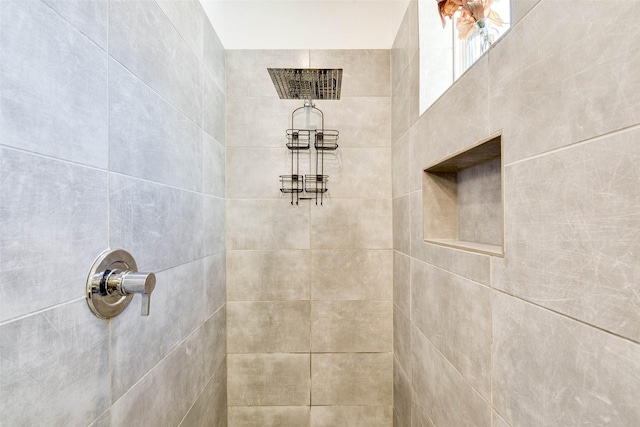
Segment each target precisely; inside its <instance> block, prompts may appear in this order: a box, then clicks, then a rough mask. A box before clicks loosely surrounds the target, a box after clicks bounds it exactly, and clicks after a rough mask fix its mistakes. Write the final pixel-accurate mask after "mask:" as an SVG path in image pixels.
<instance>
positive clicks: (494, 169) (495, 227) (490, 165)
mask: <svg viewBox="0 0 640 427" xmlns="http://www.w3.org/2000/svg"><path fill="white" fill-rule="evenodd" d="M457 181H458V189H457V194H458V200H457V208H458V212H457V215H458V239H459V240H463V241H467V242H478V243H485V244H489V245H496V246H502V241H503V229H504V217H503V211H502V171H501V164H500V159H495V160H491V161H489V162H485V163H482V164H479V165H476V166H473V167H470V168H468V169H465V170H463V171H460V172H458V176H457Z"/></svg>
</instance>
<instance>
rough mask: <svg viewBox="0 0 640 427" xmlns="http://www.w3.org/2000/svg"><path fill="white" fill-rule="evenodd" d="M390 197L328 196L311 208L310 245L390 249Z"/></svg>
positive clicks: (316, 246) (329, 247)
mask: <svg viewBox="0 0 640 427" xmlns="http://www.w3.org/2000/svg"><path fill="white" fill-rule="evenodd" d="M391 217H392V209H391V200H390V199H329V200H328V201H327V202H325V204H324V206H322V209H311V223H312V224H313V226H312V227H311V247H312V248H313V249H391V242H392V229H391V223H392V219H391Z"/></svg>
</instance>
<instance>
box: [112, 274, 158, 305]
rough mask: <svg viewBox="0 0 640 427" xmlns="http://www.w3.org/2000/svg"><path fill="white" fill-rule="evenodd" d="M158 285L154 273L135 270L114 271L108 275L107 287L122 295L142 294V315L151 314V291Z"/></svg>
mask: <svg viewBox="0 0 640 427" xmlns="http://www.w3.org/2000/svg"><path fill="white" fill-rule="evenodd" d="M155 287H156V275H155V274H153V273H138V272H134V271H129V270H125V271H112V272H111V273H110V274H108V277H107V289H108V290H111V289H112V290H113V291H112V292H117V293H119V294H120V295H121V296H127V295H130V294H140V295H141V296H142V309H141V310H140V314H141V315H142V316H148V315H149V306H150V305H151V292H153V289H154V288H155Z"/></svg>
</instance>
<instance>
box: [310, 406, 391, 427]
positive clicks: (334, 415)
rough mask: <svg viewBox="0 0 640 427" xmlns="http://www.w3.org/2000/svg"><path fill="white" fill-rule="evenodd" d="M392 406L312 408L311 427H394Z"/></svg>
mask: <svg viewBox="0 0 640 427" xmlns="http://www.w3.org/2000/svg"><path fill="white" fill-rule="evenodd" d="M392 411H393V409H392V407H391V406H312V407H311V427H392V425H393V417H392Z"/></svg>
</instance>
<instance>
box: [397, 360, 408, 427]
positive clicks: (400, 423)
mask: <svg viewBox="0 0 640 427" xmlns="http://www.w3.org/2000/svg"><path fill="white" fill-rule="evenodd" d="M393 425H394V427H411V381H410V380H409V376H408V375H407V374H406V373H405V371H404V370H403V369H402V367H400V365H399V364H398V361H397V360H394V363H393Z"/></svg>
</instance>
